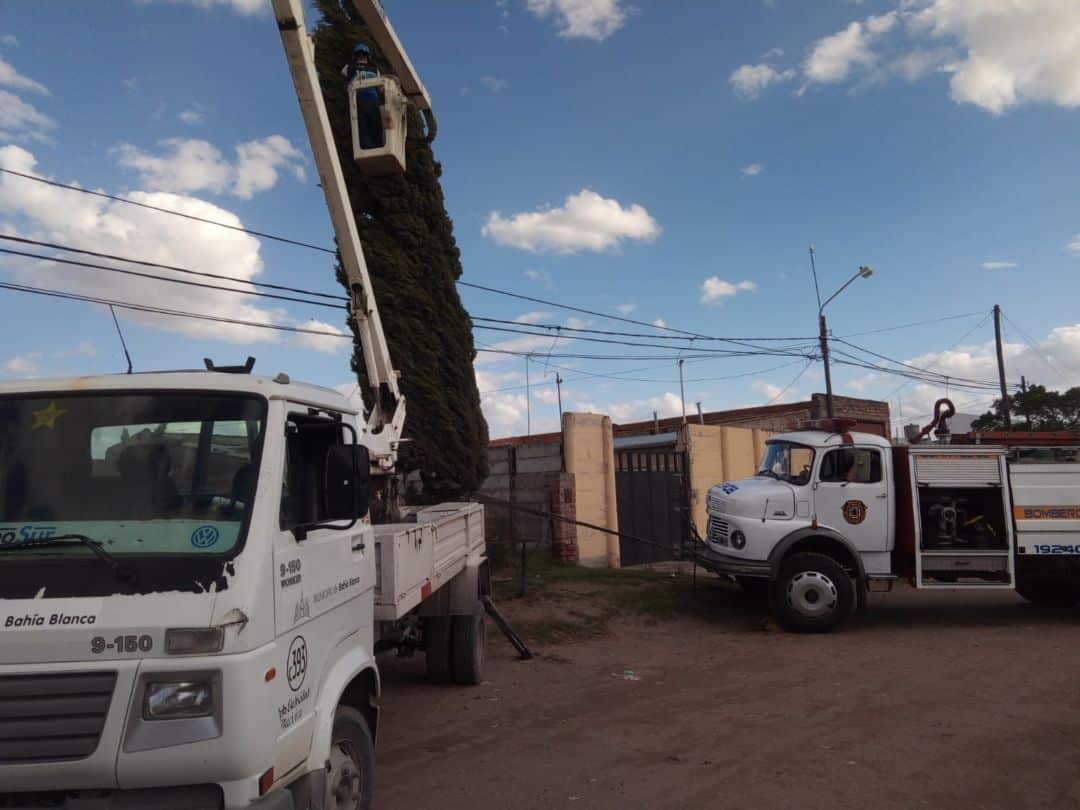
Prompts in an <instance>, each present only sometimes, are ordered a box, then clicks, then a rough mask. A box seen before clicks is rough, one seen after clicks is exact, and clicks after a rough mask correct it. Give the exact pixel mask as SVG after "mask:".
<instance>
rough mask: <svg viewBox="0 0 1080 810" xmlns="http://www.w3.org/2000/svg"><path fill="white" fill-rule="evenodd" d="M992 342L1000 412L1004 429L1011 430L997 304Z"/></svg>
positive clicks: (998, 307) (999, 309) (995, 305)
mask: <svg viewBox="0 0 1080 810" xmlns="http://www.w3.org/2000/svg"><path fill="white" fill-rule="evenodd" d="M994 343H995V344H996V345H997V362H998V382H999V383H1000V384H1001V412H1002V413H1003V414H1004V416H1005V429H1006V430H1012V415H1011V414H1010V413H1009V389H1008V386H1006V385H1005V354H1004V352H1003V350H1002V347H1001V307H1000V306H998V305H997V304H994Z"/></svg>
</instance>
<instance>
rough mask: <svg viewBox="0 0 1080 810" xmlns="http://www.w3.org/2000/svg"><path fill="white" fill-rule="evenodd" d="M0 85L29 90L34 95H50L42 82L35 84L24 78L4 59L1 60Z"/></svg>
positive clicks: (31, 80)
mask: <svg viewBox="0 0 1080 810" xmlns="http://www.w3.org/2000/svg"><path fill="white" fill-rule="evenodd" d="M0 84H2V85H4V86H5V87H10V88H12V89H14V90H29V91H31V92H33V93H41V94H42V95H43V96H47V95H50V93H49V88H47V87H46V86H45V85H43V84H42V83H41V82H35V81H34V80H33V79H31V78H28V77H26V76H23V75H22V74H21V73H19V71H17V70H15V68H14V67H12V66H11V65H10V64H9V63H8V62H5V61H4V60H3V59H2V58H0Z"/></svg>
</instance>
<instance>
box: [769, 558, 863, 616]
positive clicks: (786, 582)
mask: <svg viewBox="0 0 1080 810" xmlns="http://www.w3.org/2000/svg"><path fill="white" fill-rule="evenodd" d="M771 597H772V599H771V601H772V607H773V612H774V613H776V617H777V618H778V619H779V620H780V623H781V624H783V625H784V626H785V627H787V628H788V629H789V630H794V631H796V632H798V633H827V632H829V631H830V630H832V629H833V628H835V627H837V626H838V625H839V624H840V623H841V622H843V621H844V620H845V619H847V617H848V616H849V615H850V614H851V610H852V607H853V606H854V604H855V588H854V585H853V583H852V581H851V577H849V576H848V574H847V572H846V571H845V570H844V569H843V568H842V567H841V566H840V564H839V563H838V562H836V560H834V559H833V558H832V557H828V556H826V555H824V554H815V553H811V552H804V553H801V554H793V555H792V556H791V557H789V558H788V559H786V560H784V563H783V565H782V566H781V567H780V578H779V579H778V580H776V582H774V583H773V588H772V594H771Z"/></svg>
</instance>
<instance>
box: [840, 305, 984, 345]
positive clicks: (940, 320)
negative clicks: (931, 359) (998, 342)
mask: <svg viewBox="0 0 1080 810" xmlns="http://www.w3.org/2000/svg"><path fill="white" fill-rule="evenodd" d="M982 314H983V313H982V312H981V311H980V312H965V313H964V314H963V315H946V316H944V317H941V318H930V319H928V320H925V321H913V322H911V323H902V324H899V325H898V326H886V327H883V328H881V329H870V330H869V331H866V332H852V333H851V334H850V335H840V336H839V337H837V338H835V339H836V340H841V339H843V338H854V337H864V336H866V335H880V334H882V333H883V332H898V331H900V330H901V329H911V328H913V327H916V326H926V325H927V324H931V323H944V322H945V321H959V320H962V319H963V318H973V317H975V316H976V315H982Z"/></svg>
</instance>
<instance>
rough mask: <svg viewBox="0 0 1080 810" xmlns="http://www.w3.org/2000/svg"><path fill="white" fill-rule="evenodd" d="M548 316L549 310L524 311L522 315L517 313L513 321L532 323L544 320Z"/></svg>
mask: <svg viewBox="0 0 1080 810" xmlns="http://www.w3.org/2000/svg"><path fill="white" fill-rule="evenodd" d="M550 317H551V313H550V312H543V311H541V310H536V311H534V312H526V313H525V314H524V315H518V316H517V317H516V318H514V321H515V322H516V323H524V324H533V323H541V322H543V321H546V320H547V319H548V318H550Z"/></svg>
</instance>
